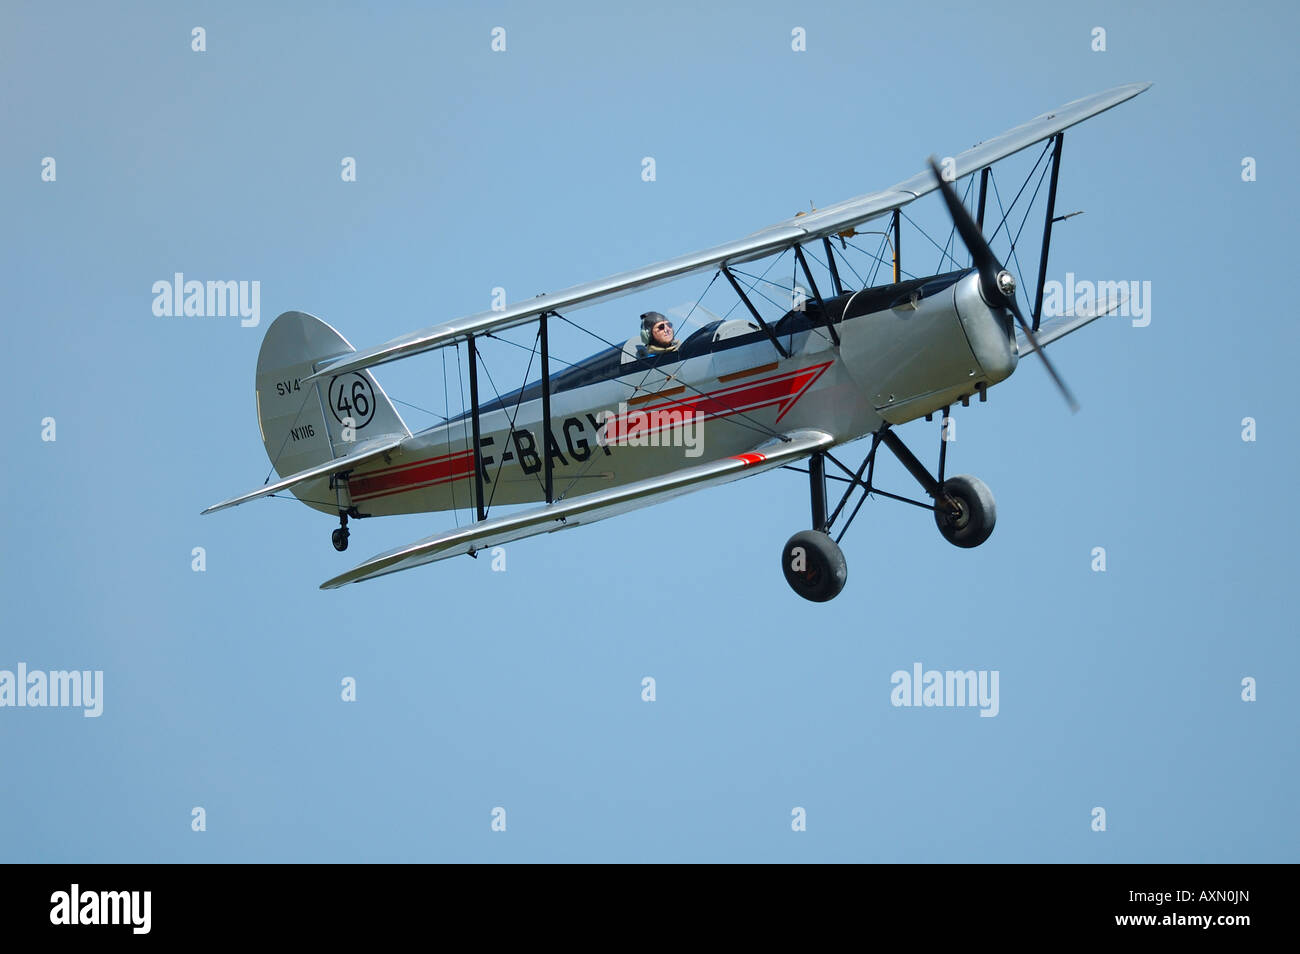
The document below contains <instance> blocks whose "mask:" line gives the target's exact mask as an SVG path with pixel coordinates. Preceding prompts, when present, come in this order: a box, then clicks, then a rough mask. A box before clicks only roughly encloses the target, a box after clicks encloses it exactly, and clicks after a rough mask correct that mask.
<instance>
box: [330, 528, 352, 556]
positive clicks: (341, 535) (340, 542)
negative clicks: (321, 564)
mask: <svg viewBox="0 0 1300 954" xmlns="http://www.w3.org/2000/svg"><path fill="white" fill-rule="evenodd" d="M330 543H332V544H334V549H335V550H338V551H339V552H340V553H342V552H343V551H344V550H346V549H347V548H348V528H347V527H336V528H335V529H334V532H333V533H331V534H330Z"/></svg>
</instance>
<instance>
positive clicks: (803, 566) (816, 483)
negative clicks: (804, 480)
mask: <svg viewBox="0 0 1300 954" xmlns="http://www.w3.org/2000/svg"><path fill="white" fill-rule="evenodd" d="M808 475H809V488H810V490H811V496H812V523H813V528H812V529H811V530H801V531H800V532H799V533H796V534H795V535H794V536H793V537H791V538H790V539H789V540H788V541H786V544H785V549H784V550H783V551H782V552H781V572H782V573H784V574H785V580H786V582H787V583H789V584H790V588H791V589H792V590H794V591H795V592H796V593H798V594H799V595H800V596H802V597H803V598H804V599H806V600H811V601H812V602H814V603H825V602H826V601H827V600H833V599H834V598H835V597H837V596H839V594H840V591H841V590H843V589H844V584H845V583H847V582H848V579H849V566H848V563H847V562H845V560H844V552H843V551H842V550H840V548H839V546H838V545H837V544H836V542H835V541H834V540H832V539H831V538H830V534H828V533H827V532H826V528H827V521H826V460H825V458H824V457H823V456H822V455H821V454H813V456H812V459H811V460H810V461H809V464H808Z"/></svg>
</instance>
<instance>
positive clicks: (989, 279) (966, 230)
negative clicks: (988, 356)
mask: <svg viewBox="0 0 1300 954" xmlns="http://www.w3.org/2000/svg"><path fill="white" fill-rule="evenodd" d="M930 170H931V171H932V172H933V173H934V177H935V178H936V179H937V180H938V181H939V191H940V192H941V193H943V201H944V204H945V205H947V206H948V214H949V215H950V216H952V223H953V225H954V226H956V228H957V231H958V233H960V235H961V240H962V242H964V243H965V245H966V248H967V249H968V250H969V251H970V254H971V259H972V261H974V263H975V267H976V268H977V269H979V274H980V291H982V292H983V293H984V300H985V301H987V302H988V303H989V305H990V306H992V307H993V308H1006V309H1007V310H1008V311H1010V312H1011V314H1013V315H1015V317H1016V321H1017V322H1019V323H1020V328H1021V330H1022V331H1024V333H1025V337H1026V338H1028V339H1029V342H1030V344H1032V345H1033V346H1034V350H1035V351H1036V352H1038V355H1039V356H1040V357H1041V358H1042V359H1043V364H1044V365H1045V366H1046V367H1047V373H1048V374H1050V375H1051V376H1052V380H1053V381H1055V382H1056V386H1057V387H1058V388H1060V390H1061V395H1062V396H1063V397H1064V398H1065V401H1066V403H1067V404H1069V405H1070V410H1071V411H1077V410H1079V402H1078V401H1076V400H1075V399H1074V395H1073V394H1071V393H1070V389H1069V388H1068V387H1066V386H1065V382H1064V381H1062V380H1061V376H1060V375H1059V374H1057V373H1056V368H1054V367H1052V362H1051V361H1049V360H1048V358H1047V352H1045V351H1044V350H1043V348H1042V346H1041V345H1040V344H1039V343H1038V338H1037V337H1036V336H1035V335H1034V331H1033V329H1032V328H1030V327H1029V322H1027V321H1025V316H1024V315H1022V314H1021V313H1020V306H1019V305H1017V304H1016V279H1015V276H1013V275H1012V274H1011V273H1010V272H1009V271H1007V270H1006V269H1005V268H1003V267H1002V263H1001V262H999V261H998V260H997V256H995V255H994V254H993V249H991V248H989V243H988V242H986V241H984V236H983V235H982V234H981V233H980V229H979V226H978V225H976V224H975V220H974V219H972V218H971V217H970V213H969V212H967V211H966V206H964V205H962V203H961V199H959V198H957V193H956V192H955V191H954V190H953V187H952V185H951V184H950V183H949V182H948V181H947V180H945V179H944V177H943V174H942V173H940V172H939V166H938V164H936V163H935V161H934V157H933V156H931V157H930Z"/></svg>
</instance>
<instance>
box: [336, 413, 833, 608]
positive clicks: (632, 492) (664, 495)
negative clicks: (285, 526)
mask: <svg viewBox="0 0 1300 954" xmlns="http://www.w3.org/2000/svg"><path fill="white" fill-rule="evenodd" d="M832 443H834V441H833V439H832V438H831V436H830V435H829V434H825V433H822V432H821V431H797V432H795V433H793V434H789V435H783V436H782V437H780V438H776V439H774V440H772V441H770V442H768V443H765V444H762V445H760V446H759V447H756V448H755V449H754V450H753V452H751V453H748V454H737V455H736V456H734V457H724V458H723V459H722V460H717V461H710V462H709V463H706V464H696V465H694V466H692V467H687V468H684V469H682V470H679V471H676V472H674V473H671V474H665V475H663V476H661V477H651V478H648V479H646V480H639V481H636V482H635V483H631V484H628V485H626V486H624V487H616V488H611V489H610V490H602V491H598V492H596V493H591V494H584V495H583V496H581V497H575V498H573V499H572V500H564V501H559V502H557V503H552V504H548V505H546V506H545V507H539V508H536V509H533V510H527V511H524V512H522V513H514V514H510V515H509V516H505V517H494V518H491V519H488V520H484V521H482V522H480V523H474V524H470V525H469V526H465V527H461V528H459V529H457V530H452V531H450V532H448V533H445V534H441V535H439V536H433V537H427V538H425V539H424V540H419V541H417V542H415V543H411V544H408V545H406V546H404V547H398V548H397V549H395V550H389V551H388V552H387V553H381V554H379V555H378V556H375V557H371V558H370V559H369V560H367V561H366V562H365V563H362V564H360V565H359V566H357V567H354V568H353V569H351V570H349V571H348V572H346V573H343V574H341V575H339V576H336V577H334V578H333V579H332V580H326V581H325V582H324V583H322V584H321V589H322V590H333V589H337V588H338V587H340V586H344V585H345V584H348V583H357V582H359V581H361V580H370V579H374V578H375V577H377V576H384V575H385V574H388V573H396V572H397V571H399V570H409V569H412V568H413V567H417V566H422V565H423V564H425V563H434V562H436V561H438V560H445V559H447V558H448V557H453V556H459V555H461V554H464V553H473V552H476V551H478V550H483V549H487V548H489V547H494V546H500V545H501V544H503V543H509V542H511V541H513V540H520V539H523V538H524V537H531V536H534V535H536V534H540V533H551V532H553V531H555V530H563V529H565V528H567V527H576V526H581V525H583V524H587V523H595V522H596V521H598V520H604V519H606V518H607V517H613V516H617V515H618V514H621V513H627V512H628V511H630V510H636V509H638V508H641V507H648V506H650V505H651V504H657V503H662V502H663V501H665V500H668V499H670V498H672V497H676V496H678V495H680V494H685V493H689V492H691V491H693V490H702V489H704V488H705V487H713V486H717V485H718V484H725V483H728V482H730V481H733V480H738V479H739V478H741V477H748V476H750V475H751V474H756V473H760V472H762V471H765V470H770V469H772V468H773V467H780V466H782V465H784V464H788V463H790V462H791V461H795V460H799V459H800V458H803V457H807V456H808V455H809V454H812V453H813V452H815V451H818V450H822V449H824V448H827V447H829V446H830V445H831V444H832Z"/></svg>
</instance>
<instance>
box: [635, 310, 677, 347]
mask: <svg viewBox="0 0 1300 954" xmlns="http://www.w3.org/2000/svg"><path fill="white" fill-rule="evenodd" d="M641 342H642V343H643V344H645V345H647V346H653V347H659V348H666V347H668V346H669V345H670V344H672V343H673V323H672V322H671V321H669V320H668V319H667V318H665V317H664V316H663V315H661V314H659V312H657V311H647V312H646V313H645V314H644V315H642V316H641Z"/></svg>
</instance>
